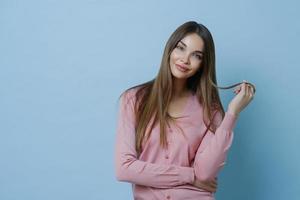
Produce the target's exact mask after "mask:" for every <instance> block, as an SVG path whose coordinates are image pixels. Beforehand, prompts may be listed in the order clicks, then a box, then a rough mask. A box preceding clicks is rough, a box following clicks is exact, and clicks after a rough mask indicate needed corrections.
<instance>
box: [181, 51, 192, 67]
mask: <svg viewBox="0 0 300 200" xmlns="http://www.w3.org/2000/svg"><path fill="white" fill-rule="evenodd" d="M181 60H182V62H183V63H185V64H188V63H189V60H190V58H189V54H187V53H186V54H184V55H182V58H181Z"/></svg>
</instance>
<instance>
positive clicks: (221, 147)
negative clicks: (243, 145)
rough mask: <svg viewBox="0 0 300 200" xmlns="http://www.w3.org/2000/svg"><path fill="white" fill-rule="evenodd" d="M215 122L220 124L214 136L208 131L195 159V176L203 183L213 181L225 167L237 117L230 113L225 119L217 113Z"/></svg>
mask: <svg viewBox="0 0 300 200" xmlns="http://www.w3.org/2000/svg"><path fill="white" fill-rule="evenodd" d="M214 119H215V122H216V123H217V124H220V123H221V124H220V125H219V127H218V128H217V129H216V131H215V133H214V134H213V133H212V132H211V131H209V130H208V131H207V133H206V135H205V136H204V138H203V140H202V142H201V144H200V146H199V148H198V150H197V153H196V156H195V159H194V163H193V167H194V170H195V176H196V178H197V179H199V180H201V181H209V180H213V179H214V178H215V177H216V176H217V174H218V172H219V171H220V170H221V168H222V167H223V166H224V164H225V161H226V157H227V152H228V150H229V148H230V146H231V144H232V140H233V128H234V126H235V123H236V120H237V117H236V116H235V115H232V114H230V113H228V112H226V113H225V116H224V119H223V120H222V116H221V114H220V113H219V112H217V113H216V115H215V117H214Z"/></svg>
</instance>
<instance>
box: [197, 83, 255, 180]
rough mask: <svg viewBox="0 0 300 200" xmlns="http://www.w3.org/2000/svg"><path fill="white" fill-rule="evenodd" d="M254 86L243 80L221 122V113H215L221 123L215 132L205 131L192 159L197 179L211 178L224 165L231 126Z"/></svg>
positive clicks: (231, 136)
mask: <svg viewBox="0 0 300 200" xmlns="http://www.w3.org/2000/svg"><path fill="white" fill-rule="evenodd" d="M254 92H255V91H254V88H253V87H252V86H251V85H249V84H247V83H246V82H245V81H244V83H243V84H241V85H239V86H238V87H237V88H236V89H235V90H234V93H235V94H236V96H235V97H234V98H233V99H232V100H231V102H230V103H229V105H228V111H227V112H226V113H225V117H224V119H223V120H222V122H221V119H222V117H221V114H220V113H219V112H217V113H216V118H215V120H216V123H217V124H219V122H221V125H220V126H219V127H218V128H217V130H216V132H215V134H213V133H211V132H210V131H208V132H207V134H206V135H205V137H204V138H203V140H202V143H201V144H200V147H199V149H198V151H197V153H196V157H195V160H194V164H193V166H194V170H195V175H196V177H197V179H200V180H202V181H207V180H212V179H213V178H214V177H216V176H217V173H218V171H219V170H220V169H221V168H222V167H223V166H224V164H225V160H226V155H227V152H228V149H229V148H230V146H231V143H232V140H233V128H234V126H235V123H236V120H237V117H238V115H239V113H240V112H241V111H242V110H243V109H244V108H245V107H246V106H247V105H248V104H249V103H250V102H251V100H252V99H253V97H254Z"/></svg>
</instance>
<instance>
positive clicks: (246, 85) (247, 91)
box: [243, 80, 249, 97]
mask: <svg viewBox="0 0 300 200" xmlns="http://www.w3.org/2000/svg"><path fill="white" fill-rule="evenodd" d="M243 82H244V84H245V94H246V97H248V96H249V87H248V85H249V84H248V83H247V81H246V80H244V81H243Z"/></svg>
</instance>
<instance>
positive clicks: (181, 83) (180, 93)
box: [173, 79, 190, 98]
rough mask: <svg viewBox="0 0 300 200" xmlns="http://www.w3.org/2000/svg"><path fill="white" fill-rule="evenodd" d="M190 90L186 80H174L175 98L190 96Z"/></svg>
mask: <svg viewBox="0 0 300 200" xmlns="http://www.w3.org/2000/svg"><path fill="white" fill-rule="evenodd" d="M189 93H190V92H189V90H188V89H187V87H186V79H174V80H173V97H175V98H177V97H185V96H187V95H188V94H189Z"/></svg>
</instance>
